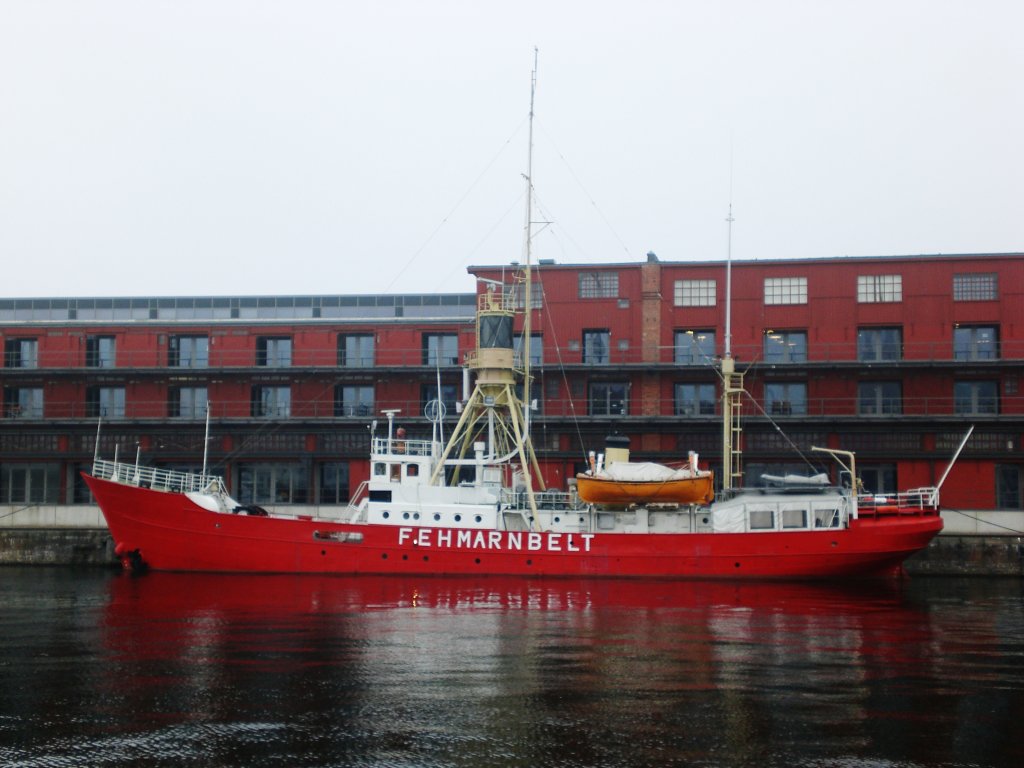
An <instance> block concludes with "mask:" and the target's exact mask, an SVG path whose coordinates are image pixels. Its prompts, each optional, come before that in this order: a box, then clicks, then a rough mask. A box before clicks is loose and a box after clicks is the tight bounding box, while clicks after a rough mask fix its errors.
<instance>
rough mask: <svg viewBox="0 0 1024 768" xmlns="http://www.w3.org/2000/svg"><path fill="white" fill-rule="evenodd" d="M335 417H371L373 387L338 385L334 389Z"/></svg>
mask: <svg viewBox="0 0 1024 768" xmlns="http://www.w3.org/2000/svg"><path fill="white" fill-rule="evenodd" d="M334 415H335V416H372V415H373V385H372V384H371V385H366V384H339V385H338V386H337V387H335V388H334Z"/></svg>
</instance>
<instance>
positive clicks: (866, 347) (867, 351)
mask: <svg viewBox="0 0 1024 768" xmlns="http://www.w3.org/2000/svg"><path fill="white" fill-rule="evenodd" d="M857 359H858V360H859V361H860V362H862V363H877V362H883V361H885V360H901V359H903V329H902V328H858V329H857Z"/></svg>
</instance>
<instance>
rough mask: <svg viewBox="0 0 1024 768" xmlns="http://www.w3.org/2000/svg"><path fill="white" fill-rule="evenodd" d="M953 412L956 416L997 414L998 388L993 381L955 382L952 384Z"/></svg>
mask: <svg viewBox="0 0 1024 768" xmlns="http://www.w3.org/2000/svg"><path fill="white" fill-rule="evenodd" d="M953 412H954V413H956V414H957V415H958V416H987V415H992V414H996V413H999V387H998V385H997V384H996V382H994V381H957V382H955V383H954V384H953Z"/></svg>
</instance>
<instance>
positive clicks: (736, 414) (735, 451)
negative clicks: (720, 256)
mask: <svg viewBox="0 0 1024 768" xmlns="http://www.w3.org/2000/svg"><path fill="white" fill-rule="evenodd" d="M733 221H734V219H733V216H732V153H731V151H730V158H729V216H728V217H727V218H726V222H727V223H728V235H727V240H726V258H725V348H724V352H725V354H724V355H723V356H722V490H729V489H731V488H735V487H736V486H737V485H738V484H739V483H740V481H741V480H742V478H743V461H742V459H743V453H742V445H741V443H740V440H741V433H742V426H741V424H740V408H741V406H742V405H743V374H742V373H737V372H736V361H735V360H733V357H732V223H733Z"/></svg>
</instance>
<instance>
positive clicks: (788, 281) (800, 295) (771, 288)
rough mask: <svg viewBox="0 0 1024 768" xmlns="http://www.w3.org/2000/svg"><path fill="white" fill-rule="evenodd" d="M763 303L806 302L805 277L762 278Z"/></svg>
mask: <svg viewBox="0 0 1024 768" xmlns="http://www.w3.org/2000/svg"><path fill="white" fill-rule="evenodd" d="M764 303H765V304H806V303H807V278H806V277H766V278H765V279H764Z"/></svg>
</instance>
